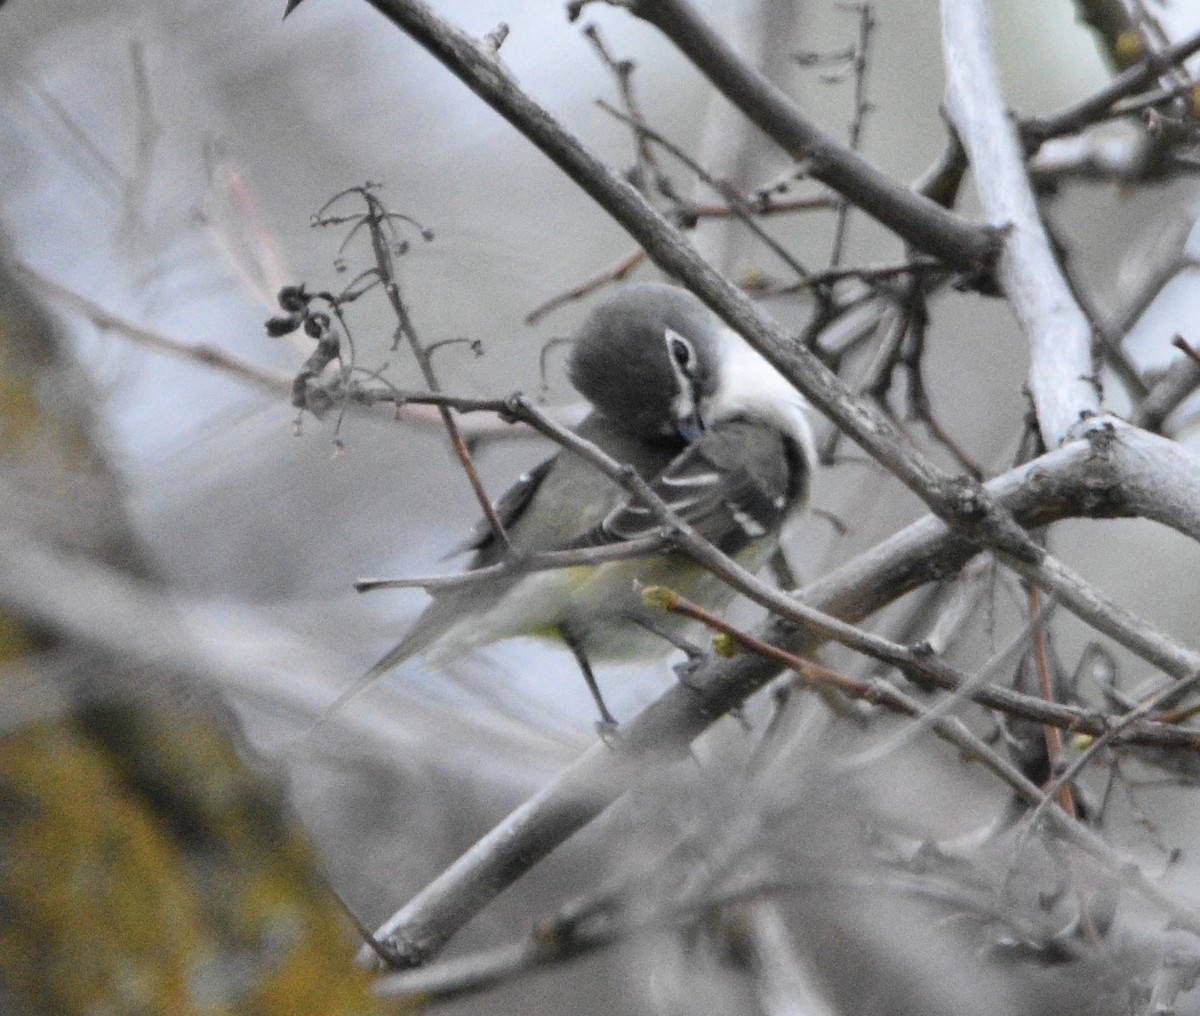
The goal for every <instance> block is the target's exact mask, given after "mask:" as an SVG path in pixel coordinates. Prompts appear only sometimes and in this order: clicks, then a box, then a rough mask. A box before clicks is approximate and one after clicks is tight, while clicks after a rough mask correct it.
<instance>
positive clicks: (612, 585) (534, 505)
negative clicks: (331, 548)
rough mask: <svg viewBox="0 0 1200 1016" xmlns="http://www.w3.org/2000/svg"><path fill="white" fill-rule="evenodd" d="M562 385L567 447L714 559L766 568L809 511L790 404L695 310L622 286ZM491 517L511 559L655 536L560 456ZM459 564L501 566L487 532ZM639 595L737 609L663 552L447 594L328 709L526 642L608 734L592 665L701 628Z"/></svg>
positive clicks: (585, 335)
mask: <svg viewBox="0 0 1200 1016" xmlns="http://www.w3.org/2000/svg"><path fill="white" fill-rule="evenodd" d="M569 373H570V378H571V382H572V384H573V385H574V386H575V387H576V388H577V389H578V390H579V392H580V394H582V395H583V396H584V397H585V398H586V399H587V400H588V401H589V402H590V403H591V406H592V412H591V413H590V414H589V415H588V417H587V418H586V419H585V420H584V421H583V422H582V423H581V424H580V425H579V427H578V428H577V429H576V432H577V433H578V434H579V435H580V436H581V437H584V438H586V439H587V440H588V441H591V442H593V443H595V444H596V445H598V446H599V447H600V448H602V449H603V450H604V451H606V452H607V453H608V454H609V455H611V456H613V457H614V458H616V459H617V460H619V461H621V462H625V463H628V464H630V465H632V466H633V467H634V468H635V469H636V470H637V471H638V473H639V474H640V475H641V476H642V477H643V478H645V479H646V480H647V481H649V482H650V483H651V485H652V486H653V488H654V490H655V491H656V492H657V493H658V494H659V496H660V497H662V498H663V500H665V501H666V502H667V503H668V504H669V505H670V506H671V507H672V509H673V510H674V511H675V512H676V513H677V514H678V515H679V516H680V517H681V518H683V519H685V520H686V521H687V522H688V523H690V524H691V525H692V526H694V527H695V529H696V530H697V531H698V532H699V533H700V534H701V535H703V536H704V537H706V538H707V539H708V540H710V541H711V542H712V543H713V544H715V545H716V546H717V547H719V548H720V549H721V550H722V551H724V552H725V553H727V554H729V555H731V556H733V557H734V558H735V559H736V560H738V561H739V562H740V563H741V564H743V565H745V566H746V567H747V568H750V569H751V570H757V569H758V568H760V567H761V566H762V565H763V563H764V562H765V561H766V559H767V557H768V556H769V555H770V554H771V552H772V551H773V550H774V549H775V547H776V546H777V545H778V540H779V534H780V530H781V529H782V527H783V526H784V525H785V523H786V522H787V520H788V519H789V517H790V516H792V515H793V514H794V513H795V512H796V511H797V510H798V509H800V508H801V507H803V505H804V503H805V502H806V500H807V497H808V490H809V480H810V476H811V472H812V466H813V463H814V462H815V461H816V455H815V451H814V446H813V438H812V432H811V430H810V429H809V426H808V422H807V420H806V418H805V411H806V408H807V404H806V403H805V401H804V399H803V398H802V397H801V396H800V395H799V393H797V392H796V390H795V389H794V388H793V387H792V386H791V385H789V384H788V383H787V382H786V381H785V380H784V379H783V377H782V376H781V375H780V374H779V373H778V372H777V371H776V370H775V369H774V368H773V367H771V366H770V364H768V363H767V361H766V360H765V359H763V357H762V356H761V355H759V354H758V353H757V352H756V351H754V350H753V349H751V348H750V346H749V345H747V344H746V342H745V341H744V340H743V339H742V338H741V337H740V336H738V335H736V334H735V333H734V332H732V331H731V330H730V329H728V328H726V327H725V326H724V325H723V324H722V323H721V322H720V321H719V320H718V319H717V318H716V317H715V316H714V315H713V314H712V313H711V312H710V311H709V310H708V309H707V308H706V307H705V306H704V305H703V304H702V303H701V302H700V301H699V300H698V299H697V298H696V297H695V296H693V295H692V294H691V293H689V292H688V291H687V290H685V289H680V288H678V287H676V286H669V285H663V284H659V283H641V284H636V285H627V286H624V287H623V288H622V289H621V290H620V292H618V293H617V295H616V296H614V297H612V298H611V299H609V300H607V301H605V302H604V303H603V304H601V305H600V306H599V307H598V308H596V310H595V311H594V312H593V313H592V315H591V316H590V317H589V318H588V319H587V321H586V322H585V323H584V325H583V327H582V329H581V330H580V332H579V334H578V335H577V336H576V337H575V340H574V343H573V345H572V349H571V354H570V361H569ZM496 512H497V514H498V516H499V518H500V520H501V523H502V524H503V526H504V528H505V531H506V533H507V535H508V538H509V541H510V543H511V544H512V547H513V549H514V550H515V551H518V552H521V551H524V552H530V551H544V550H562V549H570V548H577V547H593V546H603V545H611V544H616V543H620V542H621V541H624V540H630V539H635V538H639V537H645V536H652V535H654V534H656V533H658V532H659V531H660V530H661V525H660V524H659V522H658V521H657V519H656V518H655V516H654V515H653V514H652V513H651V512H650V511H649V509H647V508H646V507H644V506H643V505H641V504H640V503H638V502H636V501H634V500H632V499H631V498H630V496H629V495H628V494H627V493H626V492H625V491H624V490H623V489H622V488H621V487H619V486H618V485H617V484H616V483H614V482H613V481H612V480H611V479H609V478H608V477H607V476H605V475H604V474H603V473H601V472H600V471H599V470H597V469H596V468H595V467H594V466H593V465H591V464H590V463H587V462H585V461H584V460H583V459H581V458H580V457H578V456H577V455H575V454H573V453H572V452H570V451H567V450H561V451H559V452H557V453H556V454H554V455H552V456H551V457H550V458H548V459H546V460H545V461H544V462H542V463H540V464H539V465H537V466H535V467H534V468H533V469H531V470H530V471H529V472H528V473H526V474H525V475H523V476H522V477H521V478H520V479H519V480H517V482H516V483H515V484H514V485H513V486H512V487H511V488H510V489H509V490H508V491H507V492H506V493H505V494H504V495H503V496H502V497H501V498H500V499H499V501H498V502H497V503H496ZM466 550H473V551H475V554H474V557H473V558H472V559H471V562H470V565H469V568H471V569H475V568H481V567H484V566H487V565H492V564H496V563H497V562H499V561H501V560H502V559H503V556H504V553H505V552H504V548H503V546H502V545H501V543H500V541H498V540H497V539H496V538H495V536H494V534H493V533H492V531H491V529H490V528H489V526H488V525H487V524H486V522H484V523H481V524H480V525H479V526H478V527H476V530H475V532H474V533H473V534H472V537H471V539H469V540H468V541H467V542H466V543H465V544H463V545H462V546H461V547H459V548H456V552H462V551H466ZM638 582H641V583H644V584H647V585H663V586H668V587H670V588H671V589H674V590H676V591H677V592H679V593H680V594H681V595H683V596H686V597H687V598H688V599H690V600H693V601H694V602H697V603H700V604H702V605H704V606H707V607H709V608H712V609H719V608H720V607H722V606H723V605H724V604H726V603H727V602H728V601H729V600H730V599H731V598H732V595H733V590H732V589H731V588H730V587H729V586H728V585H727V584H726V583H725V582H724V581H722V580H721V579H719V578H716V577H714V576H713V575H712V574H710V573H709V572H707V571H706V570H705V569H703V568H701V567H700V566H699V565H697V564H695V563H694V562H693V561H692V560H691V559H690V558H688V557H687V556H686V555H684V554H681V553H678V552H674V551H671V550H670V549H669V548H668V545H667V544H666V542H665V541H664V544H663V550H662V551H661V552H659V553H657V554H651V555H648V556H646V557H635V558H629V559H623V560H615V561H608V562H604V563H601V564H598V565H580V566H572V567H569V568H562V569H557V570H551V571H540V572H534V573H530V574H525V575H510V576H505V577H501V578H497V579H495V580H489V581H487V582H482V583H478V584H473V585H467V586H462V587H457V588H453V589H448V590H446V591H444V592H439V593H437V594H436V595H435V596H434V600H433V603H431V604H430V605H429V607H428V608H427V609H426V610H425V612H424V613H423V614H422V615H421V616H420V617H419V618H418V619H417V621H416V622H415V624H414V625H413V627H412V629H411V630H410V631H409V633H408V634H407V635H406V636H405V637H404V639H403V641H401V642H400V644H399V645H397V646H396V647H395V648H394V649H392V650H391V651H390V652H389V653H388V654H387V655H386V656H384V657H383V659H381V660H380V661H379V662H378V663H377V664H375V666H374V667H372V668H371V669H370V670H369V671H368V672H367V673H366V674H365V675H364V676H363V678H362V679H360V680H359V681H358V682H356V684H355V686H354V687H353V688H352V689H350V690H349V691H348V692H346V693H345V694H343V695H342V696H341V697H340V698H339V699H338V702H337V703H335V706H334V707H332V708H337V706H338V705H340V704H341V703H342V702H344V701H345V700H346V699H348V698H349V697H351V696H352V695H353V694H355V693H356V692H357V691H358V690H359V689H360V688H362V687H364V686H365V685H367V684H368V683H370V682H371V681H373V680H375V679H376V678H378V677H380V676H381V675H383V674H384V673H386V672H387V671H389V670H391V669H392V668H393V667H395V666H397V665H399V664H400V663H402V662H404V661H405V660H407V659H409V658H410V657H412V656H416V655H418V654H421V655H423V657H424V659H425V660H426V662H427V663H429V664H430V665H432V666H442V665H445V664H448V663H450V662H451V661H453V660H455V659H457V658H458V657H459V656H462V655H463V654H464V653H467V652H469V651H471V650H473V649H477V648H480V647H482V646H485V645H489V644H490V643H493V642H498V641H500V640H502V639H508V638H514V637H518V636H536V637H543V638H550V639H556V640H559V641H561V642H565V643H566V645H567V646H568V647H569V648H570V650H571V651H572V653H573V654H574V655H575V658H576V660H577V661H578V663H579V665H580V669H581V670H582V671H583V674H584V677H585V678H586V680H587V683H588V687H589V689H590V690H591V692H592V695H593V697H594V698H595V699H596V703H597V706H598V707H599V709H600V715H601V717H602V722H603V724H605V725H611V724H613V723H614V722H615V721H614V720H613V717H612V715H611V713H609V711H608V709H607V707H606V706H605V705H604V701H603V699H602V697H601V695H600V692H599V689H598V687H597V685H596V681H595V678H594V675H593V673H592V667H591V665H592V663H593V662H604V661H610V662H616V661H629V660H635V659H643V658H653V657H661V656H664V655H666V654H667V653H668V652H669V651H670V649H671V647H672V646H673V645H674V646H685V645H686V644H687V643H686V639H687V635H688V633H689V631H691V630H693V629H694V628H695V624H694V622H691V621H688V620H687V619H685V618H681V617H679V616H677V615H672V614H666V613H664V612H661V611H654V610H652V609H651V608H648V607H647V606H645V605H644V604H643V602H642V600H641V597H640V595H639V594H638V591H637V588H636V583H638Z"/></svg>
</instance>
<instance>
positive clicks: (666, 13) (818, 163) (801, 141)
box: [623, 0, 996, 276]
mask: <svg viewBox="0 0 1200 1016" xmlns="http://www.w3.org/2000/svg"><path fill="white" fill-rule="evenodd" d="M623 6H628V8H629V10H630V12H631V13H632V14H634V15H635V16H637V17H639V18H641V19H642V20H644V21H648V22H649V23H650V24H652V25H654V26H655V27H656V28H658V29H659V30H660V31H661V32H662V33H663V34H664V35H666V36H667V38H669V39H670V40H671V41H672V42H673V43H674V44H675V45H676V46H677V47H679V49H680V51H681V52H682V53H683V54H684V55H685V56H687V58H688V59H689V60H691V61H692V63H693V64H695V65H696V67H697V69H698V70H700V72H701V73H703V74H704V75H705V76H707V77H708V79H709V80H710V81H711V82H712V83H713V84H714V85H716V87H717V88H718V89H719V90H720V91H721V93H722V94H723V95H724V96H725V97H726V98H727V99H728V100H729V101H730V102H732V103H733V104H734V105H735V106H737V107H738V109H740V110H741V111H742V112H743V113H744V114H745V115H746V117H747V118H748V119H749V120H750V121H751V122H753V123H754V124H755V125H756V126H757V127H758V128H760V129H761V130H762V131H763V132H764V133H765V134H766V135H767V136H768V137H770V138H771V139H772V140H773V141H774V142H775V143H776V144H778V145H779V146H780V147H781V148H782V149H783V150H784V151H785V152H787V153H788V155H790V156H791V157H792V158H793V159H795V160H796V161H797V162H802V163H804V165H805V168H806V169H807V170H808V174H809V175H810V176H812V177H813V178H814V179H816V180H820V181H821V182H822V183H824V184H826V185H827V186H829V187H831V188H833V189H834V190H836V191H837V192H838V193H840V194H842V195H843V196H844V197H845V198H846V199H847V200H849V201H851V202H852V203H853V204H855V205H857V206H858V207H859V208H861V209H862V210H863V211H865V212H866V213H867V214H868V215H871V216H873V217H874V218H875V219H877V220H878V221H879V222H881V223H882V224H883V225H885V226H887V227H888V228H889V229H892V230H894V231H895V232H896V233H897V234H899V235H900V236H901V237H903V238H904V239H905V240H906V241H908V242H909V243H911V244H912V245H913V246H915V247H917V248H919V249H920V250H922V251H925V252H926V253H927V254H931V255H933V256H934V257H936V258H940V259H941V260H943V261H945V262H946V263H947V264H949V265H951V266H952V267H954V268H957V269H959V270H960V271H964V272H967V273H968V274H969V275H972V276H976V275H979V274H980V273H984V274H986V273H987V272H988V271H989V270H990V268H991V265H992V261H993V258H994V255H995V253H996V243H995V237H994V236H993V235H992V234H991V233H990V232H989V231H988V230H986V229H982V228H980V227H979V226H976V225H973V224H971V223H968V222H966V221H965V220H963V219H961V218H960V217H959V216H957V215H954V214H953V213H952V212H949V211H947V210H946V209H945V208H943V207H941V206H940V205H938V204H937V203H936V202H933V201H931V200H929V199H928V198H926V197H924V196H923V195H920V194H917V193H916V192H914V191H912V190H910V189H909V188H908V187H905V186H904V185H903V184H901V183H898V182H897V181H895V180H893V179H892V178H891V177H889V176H887V175H886V174H884V173H882V172H880V171H879V170H878V169H876V168H875V167H874V166H873V165H871V163H869V162H868V161H867V160H866V159H864V158H863V157H862V156H861V155H859V154H858V153H857V152H854V151H852V150H851V149H849V148H847V147H846V146H844V145H841V144H839V143H838V142H837V141H835V140H834V139H833V138H832V137H830V136H829V135H828V134H826V133H825V132H824V131H823V130H821V128H820V127H818V126H817V125H816V124H815V123H813V122H812V121H810V120H809V119H808V118H807V117H806V116H805V115H804V113H803V112H801V110H800V109H799V108H798V107H797V106H796V105H795V103H793V102H792V100H791V99H790V98H788V96H787V95H785V94H784V93H783V92H782V91H780V90H779V89H778V88H776V87H775V85H773V84H772V83H771V82H770V81H769V80H768V79H767V78H766V77H765V76H764V75H763V74H761V73H760V72H759V71H757V70H756V69H755V68H754V67H753V66H751V65H750V64H749V63H747V62H746V61H744V60H742V58H741V57H739V56H738V54H737V53H735V52H734V51H733V49H731V48H730V46H729V45H728V44H727V43H726V42H725V40H724V39H723V38H721V37H720V36H719V35H718V34H717V33H716V32H714V31H713V29H712V27H711V26H710V25H708V24H707V23H706V22H705V21H704V20H703V18H701V17H700V15H699V14H698V13H697V12H696V11H695V9H694V8H693V7H691V5H689V4H688V3H687V2H686V0H632V2H630V3H629V4H627V5H623Z"/></svg>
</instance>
